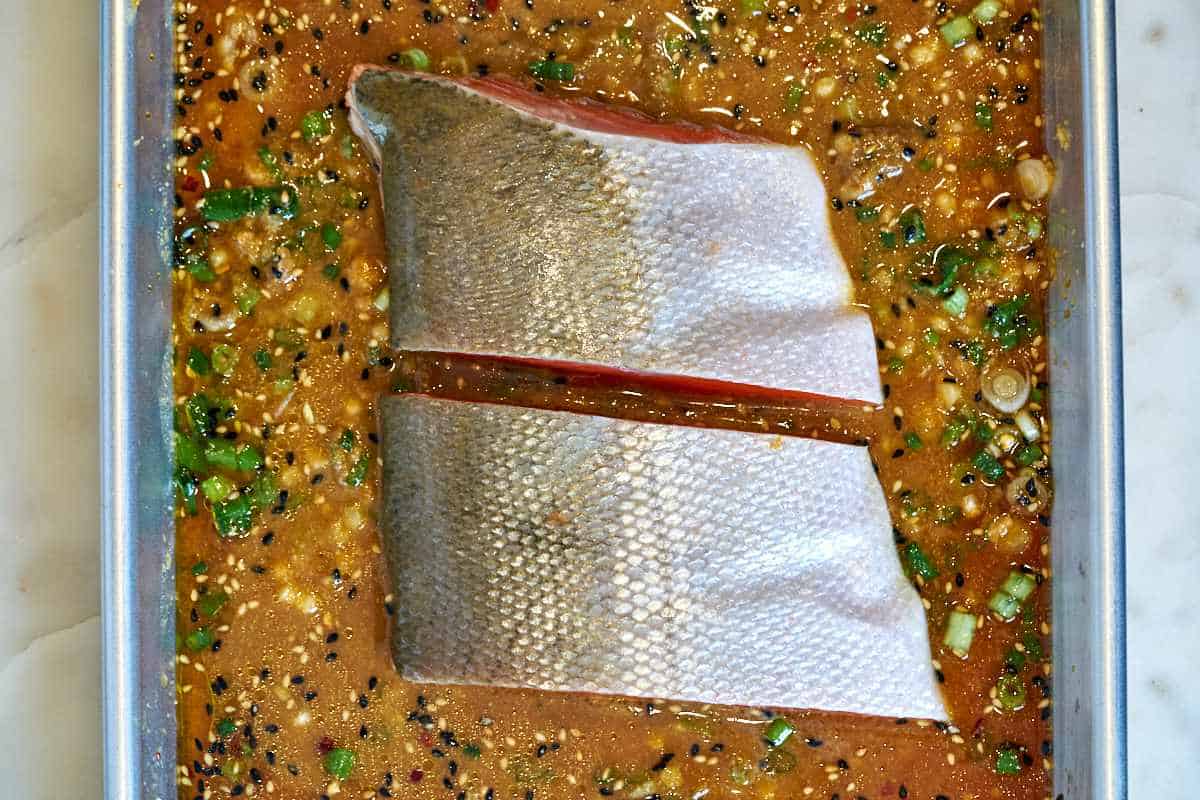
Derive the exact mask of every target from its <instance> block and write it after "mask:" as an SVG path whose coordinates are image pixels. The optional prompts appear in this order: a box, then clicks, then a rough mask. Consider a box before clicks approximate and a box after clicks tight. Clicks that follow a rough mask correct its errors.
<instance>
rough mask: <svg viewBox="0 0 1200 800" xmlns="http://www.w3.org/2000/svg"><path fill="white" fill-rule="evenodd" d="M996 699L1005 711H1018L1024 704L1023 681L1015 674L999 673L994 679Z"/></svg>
mask: <svg viewBox="0 0 1200 800" xmlns="http://www.w3.org/2000/svg"><path fill="white" fill-rule="evenodd" d="M996 699H997V700H998V701H1000V707H1001V708H1003V709H1004V710H1005V711H1018V710H1020V709H1021V708H1023V707H1024V706H1025V682H1024V681H1023V680H1021V678H1020V677H1019V676H1017V675H1001V676H1000V680H998V681H996Z"/></svg>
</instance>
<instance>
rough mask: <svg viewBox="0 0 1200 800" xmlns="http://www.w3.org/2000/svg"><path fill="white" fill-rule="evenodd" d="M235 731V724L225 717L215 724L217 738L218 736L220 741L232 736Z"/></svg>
mask: <svg viewBox="0 0 1200 800" xmlns="http://www.w3.org/2000/svg"><path fill="white" fill-rule="evenodd" d="M236 730H237V723H235V722H234V721H233V720H231V719H230V718H229V717H225V718H224V719H222V720H221V721H220V722H218V723H217V736H220V737H221V738H222V739H224V738H225V737H227V736H232V735H233V734H234V732H235V731H236Z"/></svg>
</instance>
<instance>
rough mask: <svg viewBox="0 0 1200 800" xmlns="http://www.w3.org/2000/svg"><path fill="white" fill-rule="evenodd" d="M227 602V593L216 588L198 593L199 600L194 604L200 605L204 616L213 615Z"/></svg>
mask: <svg viewBox="0 0 1200 800" xmlns="http://www.w3.org/2000/svg"><path fill="white" fill-rule="evenodd" d="M228 602H229V595H227V594H225V593H224V592H222V591H220V590H217V591H215V592H207V593H205V594H202V595H200V600H199V601H198V602H197V603H196V605H198V606H200V610H201V611H203V612H204V614H205V615H206V616H209V617H215V616H216V615H217V612H218V611H220V610H221V608H222V607H223V606H224V605H225V604H226V603H228Z"/></svg>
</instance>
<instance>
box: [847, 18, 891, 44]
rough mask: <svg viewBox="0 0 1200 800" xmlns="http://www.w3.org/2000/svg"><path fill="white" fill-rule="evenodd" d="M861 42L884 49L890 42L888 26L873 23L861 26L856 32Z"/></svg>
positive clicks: (881, 23)
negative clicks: (888, 41)
mask: <svg viewBox="0 0 1200 800" xmlns="http://www.w3.org/2000/svg"><path fill="white" fill-rule="evenodd" d="M854 35H855V36H857V37H858V39H859V41H863V42H866V43H867V44H869V45H874V46H875V47H883V46H884V45H885V44H887V40H888V26H887V24H886V23H883V22H871V23H867V24H865V25H860V26H859V28H858V30H856V31H855V32H854Z"/></svg>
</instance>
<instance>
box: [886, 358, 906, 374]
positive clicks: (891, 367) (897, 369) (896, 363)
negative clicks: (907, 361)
mask: <svg viewBox="0 0 1200 800" xmlns="http://www.w3.org/2000/svg"><path fill="white" fill-rule="evenodd" d="M888 372H891V373H892V374H894V375H899V374H900V373H901V372H904V359H903V358H901V357H900V356H892V357H891V358H890V359H889V360H888Z"/></svg>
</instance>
